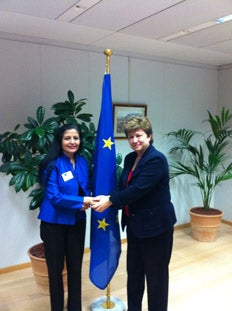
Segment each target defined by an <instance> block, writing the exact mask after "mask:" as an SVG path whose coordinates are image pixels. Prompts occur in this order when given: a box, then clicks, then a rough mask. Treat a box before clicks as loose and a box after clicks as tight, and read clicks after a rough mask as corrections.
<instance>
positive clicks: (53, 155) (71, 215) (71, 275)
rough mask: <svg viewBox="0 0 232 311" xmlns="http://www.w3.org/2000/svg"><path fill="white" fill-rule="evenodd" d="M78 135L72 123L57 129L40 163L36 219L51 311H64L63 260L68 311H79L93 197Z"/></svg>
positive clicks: (79, 135) (77, 130)
mask: <svg viewBox="0 0 232 311" xmlns="http://www.w3.org/2000/svg"><path fill="white" fill-rule="evenodd" d="M81 139H82V138H81V132H80V130H79V129H78V128H77V127H76V126H74V125H71V124H68V125H64V126H62V127H61V128H59V129H58V131H57V133H56V136H55V139H54V142H53V144H52V145H51V149H50V151H49V153H48V154H47V155H46V156H45V158H44V160H43V161H42V162H41V163H40V167H39V179H40V182H41V184H42V186H43V188H44V197H43V201H42V204H41V207H40V213H39V216H38V218H39V219H40V220H41V225H40V235H41V238H42V240H43V242H44V246H45V257H46V262H47V267H48V275H49V289H50V302H51V310H52V311H63V310H64V289H63V280H62V271H63V267H64V259H65V258H66V265H67V273H68V303H67V309H68V310H69V311H81V268H82V258H83V252H84V241H85V227H86V214H85V209H86V208H88V207H89V205H90V203H91V202H92V198H91V197H90V196H89V195H90V191H89V188H88V164H87V161H86V160H85V158H83V157H82V156H80V154H79V152H80V150H81V143H82V140H81Z"/></svg>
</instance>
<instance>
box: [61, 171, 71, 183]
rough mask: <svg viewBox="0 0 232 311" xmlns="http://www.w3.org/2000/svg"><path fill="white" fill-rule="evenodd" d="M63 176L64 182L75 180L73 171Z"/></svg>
mask: <svg viewBox="0 0 232 311" xmlns="http://www.w3.org/2000/svg"><path fill="white" fill-rule="evenodd" d="M61 176H62V178H63V180H64V181H68V180H70V179H73V174H72V172H71V171H68V172H65V173H63V174H62V175H61Z"/></svg>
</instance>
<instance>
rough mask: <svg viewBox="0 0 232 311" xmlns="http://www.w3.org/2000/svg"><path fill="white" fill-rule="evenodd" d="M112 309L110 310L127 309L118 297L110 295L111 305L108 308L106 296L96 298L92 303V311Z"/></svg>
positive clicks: (123, 310)
mask: <svg viewBox="0 0 232 311" xmlns="http://www.w3.org/2000/svg"><path fill="white" fill-rule="evenodd" d="M98 310H99V311H100V310H110V311H125V305H124V303H123V302H122V301H121V300H120V299H118V298H116V297H110V306H109V307H108V308H107V298H106V296H104V297H101V298H98V299H96V300H94V302H93V303H92V305H91V311H98Z"/></svg>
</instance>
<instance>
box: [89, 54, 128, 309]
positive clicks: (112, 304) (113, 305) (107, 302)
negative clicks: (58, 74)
mask: <svg viewBox="0 0 232 311" xmlns="http://www.w3.org/2000/svg"><path fill="white" fill-rule="evenodd" d="M104 54H105V55H106V64H105V76H106V75H110V56H111V55H112V54H113V52H112V50H111V49H105V50H104ZM108 78H109V77H107V80H106V82H107V81H109V82H110V79H108ZM104 85H107V87H108V84H107V83H106V84H105V77H104V83H103V95H105V96H106V95H107V96H108V97H109V94H107V92H106V90H105V89H104V88H105V87H104ZM108 89H109V90H110V101H108V102H107V101H106V100H105V99H104V102H103V101H102V104H103V103H105V104H106V103H110V102H111V105H112V99H111V89H110V88H109V87H108ZM107 91H108V90H107ZM104 92H106V93H104ZM107 96H106V99H107ZM103 98H104V97H103ZM107 100H108V99H107ZM101 109H102V108H101ZM107 109H108V108H107ZM99 120H100V119H99ZM107 120H110V119H109V118H108V119H107ZM99 122H100V121H99ZM111 125H112V124H111ZM109 138H110V139H111V137H109ZM115 229H116V228H115ZM118 230H119V229H118ZM116 232H117V231H116ZM119 238H120V234H119ZM114 239H115V237H114ZM115 241H116V240H115ZM119 244H120V243H119ZM120 245H121V244H120ZM115 250H116V253H115V255H114V256H116V254H117V253H118V255H117V256H118V258H116V257H115V259H117V260H118V259H119V256H120V253H121V246H120V249H118V248H117V247H116V249H115ZM92 251H93V250H91V254H92ZM104 260H105V259H104ZM115 263H116V262H115ZM111 264H112V263H111ZM90 266H91V263H90ZM92 267H94V269H95V270H96V267H95V266H94V265H92ZM94 269H92V270H91V268H90V279H91V280H92V282H93V283H94V284H95V285H96V272H95V270H94ZM111 270H112V269H111ZM93 272H95V273H93ZM111 273H112V271H111ZM93 280H94V281H93ZM104 281H105V280H104ZM108 282H109V283H108V284H107V283H104V282H103V284H104V288H105V286H106V284H107V287H106V297H105V296H104V297H101V298H98V299H96V300H95V301H94V302H93V303H92V305H91V311H102V310H109V309H111V311H125V305H124V303H123V301H121V300H120V299H118V298H117V297H112V296H111V294H110V281H108ZM98 284H99V280H98ZM96 286H98V285H96ZM99 288H101V287H99Z"/></svg>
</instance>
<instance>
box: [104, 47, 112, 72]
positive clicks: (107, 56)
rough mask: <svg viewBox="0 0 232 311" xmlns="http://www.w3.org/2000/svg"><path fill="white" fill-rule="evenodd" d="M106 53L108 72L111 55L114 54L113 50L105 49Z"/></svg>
mask: <svg viewBox="0 0 232 311" xmlns="http://www.w3.org/2000/svg"><path fill="white" fill-rule="evenodd" d="M104 54H105V55H106V73H110V56H111V55H112V54H113V51H112V50H110V49H105V50H104Z"/></svg>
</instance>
